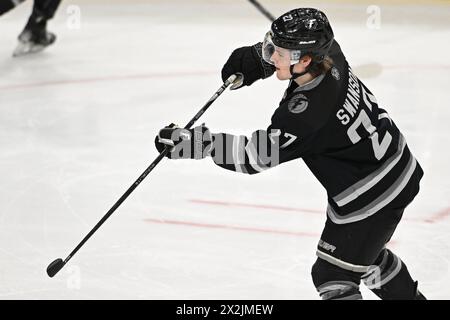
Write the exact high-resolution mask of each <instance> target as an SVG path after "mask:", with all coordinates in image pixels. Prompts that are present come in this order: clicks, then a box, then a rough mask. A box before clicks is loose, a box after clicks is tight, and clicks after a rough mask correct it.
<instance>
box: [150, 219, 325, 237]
mask: <svg viewBox="0 0 450 320" xmlns="http://www.w3.org/2000/svg"><path fill="white" fill-rule="evenodd" d="M144 221H146V222H149V223H159V224H171V225H181V226H189V227H199V228H209V229H226V230H238V231H249V232H261V233H273V234H282V235H289V236H297V237H314V238H317V237H319V236H320V235H319V234H315V233H310V232H298V231H288V230H276V229H264V228H253V227H240V226H232V225H225V224H209V223H199V222H191V221H176V220H166V219H144Z"/></svg>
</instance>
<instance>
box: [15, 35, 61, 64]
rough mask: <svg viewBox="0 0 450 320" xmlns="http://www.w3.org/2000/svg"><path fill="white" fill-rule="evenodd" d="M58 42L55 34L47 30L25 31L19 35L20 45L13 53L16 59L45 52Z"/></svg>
mask: <svg viewBox="0 0 450 320" xmlns="http://www.w3.org/2000/svg"><path fill="white" fill-rule="evenodd" d="M55 40H56V36H55V34H53V33H51V32H48V31H47V30H46V29H43V30H40V31H38V32H36V31H32V30H27V29H25V30H24V31H23V32H22V33H21V34H20V35H19V44H18V45H17V47H16V49H15V50H14V52H13V56H14V57H20V56H24V55H28V54H33V53H37V52H40V51H42V50H44V49H45V48H46V47H48V46H50V45H51V44H53V43H54V42H55Z"/></svg>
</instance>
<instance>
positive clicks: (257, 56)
mask: <svg viewBox="0 0 450 320" xmlns="http://www.w3.org/2000/svg"><path fill="white" fill-rule="evenodd" d="M274 72H276V76H277V78H278V79H280V80H289V86H288V88H287V90H286V92H285V93H284V96H283V97H282V99H281V102H280V104H279V106H278V108H277V109H276V110H275V112H274V114H273V115H272V118H271V124H270V125H269V127H268V128H267V129H266V130H257V131H255V132H254V133H253V134H252V136H251V137H248V138H247V137H245V136H234V135H230V134H226V133H211V132H210V130H209V129H208V128H207V127H206V126H205V125H201V126H198V127H195V128H194V129H191V130H184V129H181V128H178V127H176V126H174V125H173V124H172V125H170V126H167V127H165V128H163V129H161V130H160V132H159V134H158V136H157V137H156V139H155V143H156V147H157V149H158V150H159V151H161V150H163V149H164V148H165V147H167V146H169V147H171V148H172V149H171V152H170V153H169V155H168V157H169V158H171V159H176V158H194V159H202V158H204V157H206V156H211V157H212V158H213V160H214V162H215V163H216V164H217V165H219V166H221V167H223V168H225V169H228V170H233V171H236V172H241V173H246V174H256V173H260V172H262V171H264V170H267V169H269V168H271V167H274V166H276V165H278V164H281V163H283V162H286V161H291V160H294V159H298V158H302V159H303V161H304V162H305V163H306V165H307V166H308V167H309V169H310V170H311V171H312V172H313V174H314V175H315V176H316V178H317V179H318V180H319V182H320V183H321V184H322V185H323V186H324V187H325V189H326V191H327V194H328V208H327V221H326V224H325V228H324V230H323V233H322V235H321V239H320V240H319V243H318V246H317V257H318V258H317V260H316V262H315V264H314V265H313V267H312V280H313V283H314V285H315V287H316V288H317V290H318V292H319V294H320V296H321V297H322V299H361V298H362V296H361V293H360V290H359V285H360V282H361V280H362V281H363V282H364V283H365V284H366V285H367V286H368V288H369V289H371V290H372V291H373V292H374V293H375V294H376V295H377V296H378V297H380V298H381V299H414V300H415V299H425V297H424V296H423V295H422V294H421V293H420V292H419V291H418V289H417V282H416V281H414V280H413V279H412V278H411V276H410V274H409V272H408V269H407V267H406V265H405V263H404V262H403V261H402V260H401V259H400V258H399V257H398V256H397V255H395V254H394V253H393V252H392V251H391V250H389V249H387V248H386V247H385V245H386V243H387V242H388V241H389V240H390V238H391V236H392V234H393V232H394V230H395V229H396V226H397V224H398V223H399V221H400V219H401V218H402V215H403V211H404V210H405V208H406V207H407V205H408V204H409V203H410V202H411V201H412V200H413V199H414V197H415V196H416V194H417V193H418V191H419V182H420V180H421V178H422V176H423V171H422V168H421V167H420V165H419V163H418V162H417V160H416V159H415V157H414V156H413V155H412V154H411V152H410V150H409V148H408V145H407V143H406V140H405V137H404V136H403V135H402V133H401V132H400V131H399V129H398V128H397V126H396V124H395V123H394V121H393V120H392V119H391V118H390V116H389V114H388V113H387V112H386V110H384V109H382V108H381V106H379V105H378V103H377V100H376V98H375V96H374V95H373V94H372V92H371V91H370V90H369V89H368V88H367V87H366V86H365V85H364V84H363V82H362V81H361V80H360V79H358V77H357V76H356V75H355V74H354V73H353V71H352V69H351V67H350V66H349V65H348V63H347V61H346V59H345V57H344V55H343V54H342V51H341V50H340V47H339V45H338V43H337V42H336V41H335V40H334V35H333V31H332V28H331V26H330V24H329V21H328V19H327V17H326V16H325V14H324V13H323V12H321V11H319V10H316V9H312V8H301V9H295V10H292V11H290V12H288V13H286V14H283V15H282V16H281V17H279V18H278V19H276V20H275V21H274V22H273V24H272V26H271V30H270V31H269V32H268V33H267V34H266V36H265V38H264V41H263V42H262V43H258V44H256V45H253V46H248V47H242V48H238V49H236V50H235V51H234V52H233V53H232V54H231V56H230V58H229V59H228V61H227V62H226V64H225V65H224V67H223V70H222V78H223V79H226V78H228V77H229V76H230V75H232V74H235V73H241V74H242V75H243V81H242V83H241V84H240V86H239V87H242V86H245V85H247V86H248V85H251V84H252V83H253V82H255V81H256V80H258V79H264V78H267V77H269V76H271V75H272V74H273V73H274ZM234 89H236V87H235V88H234Z"/></svg>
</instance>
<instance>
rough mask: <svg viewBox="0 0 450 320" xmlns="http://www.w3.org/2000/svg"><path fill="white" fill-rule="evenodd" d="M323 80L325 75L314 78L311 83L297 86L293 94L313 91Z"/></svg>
mask: <svg viewBox="0 0 450 320" xmlns="http://www.w3.org/2000/svg"><path fill="white" fill-rule="evenodd" d="M323 78H325V75H324V74H321V75H320V76H318V77H316V78H314V79H313V80H312V81H310V82H308V83H306V84H304V85H302V86H299V87H298V88H296V89H295V90H294V92H300V91H307V90H311V89H314V88H315V87H317V86H318V85H319V84H320V83H321V82H322V80H323Z"/></svg>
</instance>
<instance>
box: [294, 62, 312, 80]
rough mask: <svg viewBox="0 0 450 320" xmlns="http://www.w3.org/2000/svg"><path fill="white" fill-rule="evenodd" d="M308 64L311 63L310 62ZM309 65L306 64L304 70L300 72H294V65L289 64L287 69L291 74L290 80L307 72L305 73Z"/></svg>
mask: <svg viewBox="0 0 450 320" xmlns="http://www.w3.org/2000/svg"><path fill="white" fill-rule="evenodd" d="M310 65H311V64H310ZM310 65H308V66H307V67H306V69H305V71H303V72H300V73H296V72H294V66H295V64H293V65H291V66H290V68H289V71H290V72H291V75H292V77H291V79H292V80H295V79H297V78H298V77H301V76H303V75H305V74H307V73H308V72H309V67H310Z"/></svg>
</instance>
